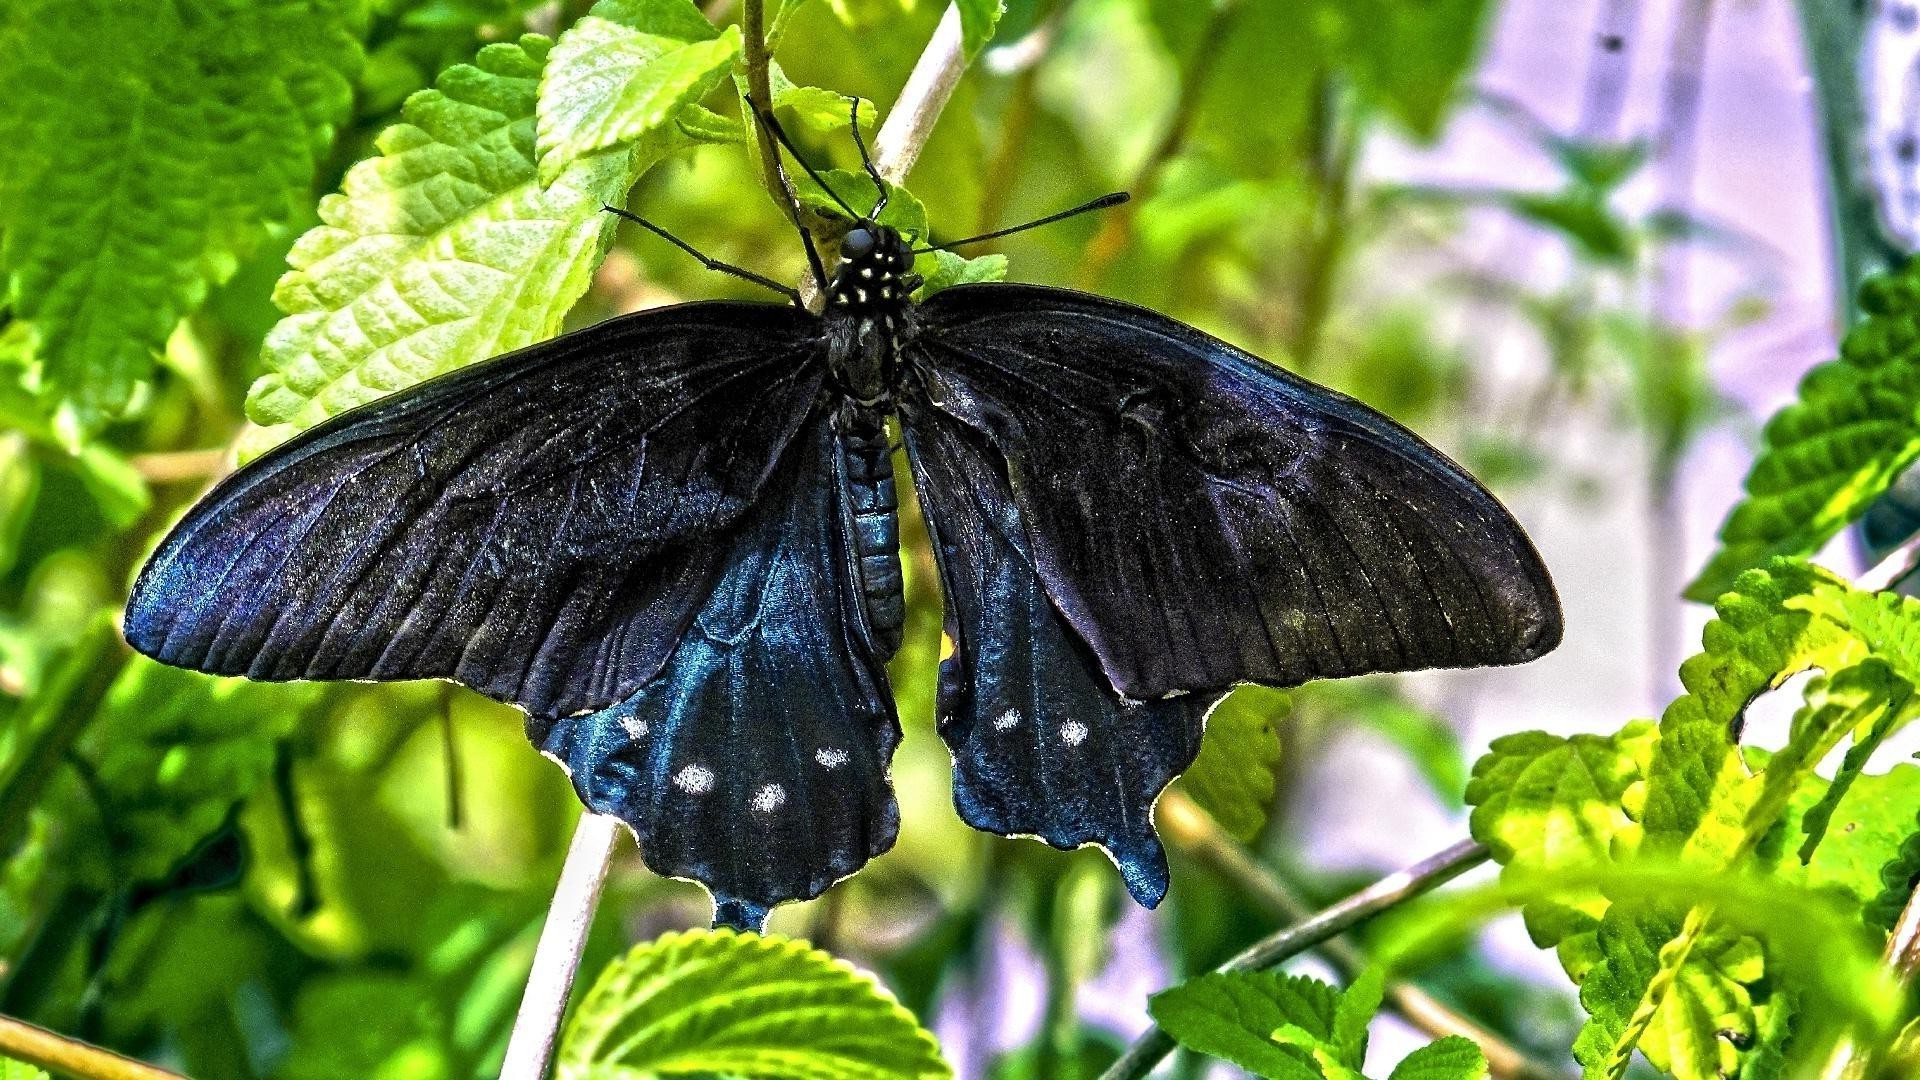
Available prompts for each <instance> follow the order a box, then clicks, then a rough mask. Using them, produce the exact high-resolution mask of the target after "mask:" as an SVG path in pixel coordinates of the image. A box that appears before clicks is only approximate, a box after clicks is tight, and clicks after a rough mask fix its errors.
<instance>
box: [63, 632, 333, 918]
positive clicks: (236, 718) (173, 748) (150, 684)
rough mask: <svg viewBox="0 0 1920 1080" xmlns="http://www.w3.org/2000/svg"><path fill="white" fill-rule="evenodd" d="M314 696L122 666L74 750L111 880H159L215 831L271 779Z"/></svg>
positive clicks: (302, 687) (284, 687)
mask: <svg viewBox="0 0 1920 1080" xmlns="http://www.w3.org/2000/svg"><path fill="white" fill-rule="evenodd" d="M321 692H322V691H321V688H320V687H318V686H315V685H313V684H311V683H291V684H269V683H256V682H251V681H249V680H246V679H215V678H210V677H208V676H205V675H200V674H197V673H195V672H190V671H183V670H181V669H178V668H171V667H166V666H164V665H162V664H158V663H155V662H153V661H151V660H148V659H147V658H145V657H143V656H136V657H133V658H132V659H131V660H129V661H128V663H127V666H126V667H125V668H124V669H122V671H121V672H120V675H119V677H118V678H116V679H115V680H114V682H113V686H112V687H111V689H109V690H108V691H107V696H106V699H105V700H104V701H103V702H102V703H101V705H100V708H99V710H98V712H97V713H96V714H95V715H94V717H93V719H92V721H91V722H90V723H89V724H88V725H87V730H86V732H85V734H83V735H82V736H81V738H80V740H79V742H78V743H77V744H76V746H75V748H74V751H75V753H76V755H77V756H78V758H79V759H80V760H81V761H82V762H83V763H84V767H85V769H86V772H87V773H88V776H89V779H90V783H89V785H88V790H89V793H90V795H91V796H92V798H93V799H95V800H97V802H98V804H99V808H100V810H101V811H102V814H103V820H102V827H103V829H104V830H105V832H106V834H107V835H108V837H109V841H110V842H109V845H108V846H109V848H110V849H111V850H112V852H113V855H114V860H115V867H116V873H115V875H114V877H115V879H116V880H119V881H126V880H134V881H154V880H159V879H160V878H163V877H165V876H166V875H167V873H168V872H169V871H170V870H172V869H173V867H174V866H175V865H176V864H178V863H179V862H180V861H181V860H182V859H184V858H185V857H186V856H187V855H188V854H189V853H191V852H192V851H193V849H194V848H195V847H196V846H197V845H198V844H199V843H200V842H201V841H202V840H203V839H204V838H206V837H207V836H208V835H209V834H211V833H212V832H214V830H216V829H218V828H219V827H220V826H221V824H222V822H224V821H225V820H226V817H227V814H228V812H229V811H230V810H231V809H232V808H233V805H234V804H235V803H237V802H239V801H240V800H242V799H244V798H246V797H247V796H248V795H251V794H252V793H253V792H254V790H255V789H257V788H258V787H259V786H260V785H261V784H262V783H263V782H264V781H265V780H266V778H267V777H268V776H269V775H270V774H271V771H272V768H273V758H274V748H275V745H276V743H277V742H278V741H279V739H280V737H281V736H283V735H285V734H286V733H287V732H288V731H290V730H291V729H292V727H293V724H294V721H295V720H296V719H297V717H298V716H299V713H300V712H301V710H303V709H305V708H307V707H308V706H309V705H311V704H312V703H313V702H314V701H315V700H316V699H317V698H318V697H319V695H320V693H321Z"/></svg>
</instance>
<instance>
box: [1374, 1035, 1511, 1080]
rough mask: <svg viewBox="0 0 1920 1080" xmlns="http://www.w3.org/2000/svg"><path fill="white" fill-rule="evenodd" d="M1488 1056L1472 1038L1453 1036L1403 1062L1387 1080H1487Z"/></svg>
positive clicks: (1423, 1049)
mask: <svg viewBox="0 0 1920 1080" xmlns="http://www.w3.org/2000/svg"><path fill="white" fill-rule="evenodd" d="M1488 1075H1490V1074H1489V1072H1488V1070H1487V1055H1485V1054H1483V1053H1481V1052H1480V1048H1479V1047H1478V1046H1475V1045H1474V1043H1473V1040H1472V1039H1467V1038H1462V1037H1461V1036H1459V1035H1449V1036H1447V1037H1446V1038H1444V1039H1441V1040H1439V1041H1438V1042H1433V1043H1428V1044H1427V1045H1426V1046H1423V1047H1421V1048H1420V1049H1418V1050H1415V1051H1414V1052H1413V1053H1411V1054H1408V1055H1407V1056H1406V1057H1404V1058H1402V1059H1401V1060H1400V1064H1398V1065H1396V1066H1394V1067H1393V1072H1391V1073H1389V1074H1387V1080H1485V1078H1486V1077H1487V1076H1488Z"/></svg>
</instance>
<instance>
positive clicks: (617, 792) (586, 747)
mask: <svg viewBox="0 0 1920 1080" xmlns="http://www.w3.org/2000/svg"><path fill="white" fill-rule="evenodd" d="M841 454H842V445H841V441H840V436H839V434H838V433H837V432H836V431H835V426H834V424H833V420H832V416H831V412H830V409H829V407H828V406H826V405H825V404H823V405H822V406H821V409H820V411H819V412H818V413H817V414H816V415H815V416H814V418H813V419H812V420H811V421H810V422H809V425H808V426H807V427H806V428H804V429H803V431H802V433H801V434H800V436H799V437H798V438H796V439H795V440H794V442H793V445H792V446H791V447H790V448H789V449H788V451H787V453H786V456H785V458H784V459H783V461H782V462H781V464H780V467H779V469H778V470H777V472H776V473H775V475H774V477H773V478H772V479H770V480H769V481H768V483H767V486H766V489H765V490H764V491H763V492H762V494H761V498H760V499H759V501H758V502H757V503H756V504H755V506H754V508H753V510H752V511H751V512H750V513H749V514H748V515H747V516H746V518H745V519H744V520H742V522H741V523H740V526H739V528H738V530H737V531H736V532H735V533H734V534H733V535H732V536H731V537H730V538H729V540H728V544H727V550H728V554H727V556H726V560H725V564H724V566H723V567H722V568H721V570H720V572H719V574H718V576H717V578H716V580H715V583H714V586H713V589H712V592H711V593H710V594H709V596H708V598H707V599H706V601H705V603H704V604H703V605H702V606H701V607H700V609H699V611H698V613H697V614H696V615H695V616H694V618H693V622H692V624H691V626H690V627H689V628H688V630H687V632H686V634H685V635H684V636H683V637H682V638H681V640H680V644H679V647H678V648H677V649H676V650H675V651H674V654H673V656H672V658H671V660H670V661H668V663H667V664H666V665H665V666H664V667H662V668H661V670H660V673H659V674H658V675H657V676H655V677H654V678H653V679H652V680H650V681H649V682H647V683H646V684H645V685H644V686H642V687H641V688H640V689H639V690H638V692H636V693H635V694H634V695H633V696H631V697H629V698H628V699H627V700H625V701H623V702H621V703H619V704H618V705H616V706H614V707H612V708H609V709H605V710H603V711H601V712H597V713H592V714H589V715H585V716H562V717H547V718H535V719H533V720H531V721H530V722H529V734H530V735H531V736H532V738H533V741H534V743H535V745H537V746H539V747H540V748H541V749H542V750H544V751H545V752H547V753H548V754H551V755H552V756H553V757H555V758H556V759H558V760H559V761H561V762H562V763H563V764H565V765H566V766H567V769H568V773H569V775H571V777H572V778H573V784H574V788H575V790H577V791H578V792H579V794H580V798H581V800H582V801H584V802H585V803H586V805H587V806H588V807H589V808H590V809H592V810H594V811H596V812H599V813H603V814H612V815H614V816H617V817H619V818H620V819H621V820H623V821H625V822H627V823H628V824H629V825H631V826H633V828H634V830H635V832H636V833H638V835H639V837H640V850H641V853H642V854H643V856H644V857H645V858H646V861H647V865H648V866H650V867H652V868H653V869H654V870H655V871H656V872H658V873H660V874H664V875H668V876H671V877H682V878H691V879H693V880H696V881H699V882H701V883H702V884H704V885H705V886H706V887H707V888H708V889H709V890H711V891H712V892H713V894H714V901H715V919H716V921H717V922H720V923H724V924H728V925H732V926H737V927H740V928H742V929H753V930H757V929H759V928H760V925H761V923H762V922H763V920H764V919H765V918H766V913H767V910H768V909H769V908H771V907H773V906H774V905H775V904H778V903H781V902H783V901H787V900H800V899H809V898H812V897H814V896H818V895H819V894H820V893H821V892H823V891H824V890H825V889H826V888H827V887H828V886H830V885H832V884H833V883H834V882H836V881H838V880H840V879H841V878H844V877H846V876H847V875H849V874H852V873H853V872H854V871H856V870H858V869H859V868H860V867H861V866H863V865H865V864H866V862H867V861H868V860H869V859H871V858H873V857H874V856H876V855H878V854H880V853H881V852H883V851H885V850H887V848H889V847H891V846H892V844H893V840H894V836H895V834H896V833H897V832H898V829H899V821H900V815H899V810H898V808H897V806H896V805H895V802H894V798H893V791H892V788H891V787H890V786H889V783H888V779H887V769H888V763H889V762H890V761H891V759H892V756H893V749H894V747H895V745H896V744H897V743H898V742H899V738H900V728H899V724H898V722H897V720H896V719H895V715H894V707H893V695H892V691H891V689H890V688H889V686H888V684H887V678H886V661H885V657H884V656H883V655H882V652H881V648H880V647H877V646H876V645H875V644H874V643H873V642H874V635H873V634H872V633H870V632H869V628H868V627H867V625H866V622H865V620H866V618H867V616H866V609H865V597H864V595H863V592H862V587H861V583H860V579H859V576H858V570H857V567H856V564H857V562H858V560H859V558H860V547H861V545H860V542H859V540H858V538H857V536H856V532H855V520H854V519H855V517H856V515H857V513H858V510H859V505H858V502H857V493H856V492H855V491H854V490H853V488H854V485H851V484H849V483H848V479H847V475H846V472H845V470H844V469H842V468H841V464H842V462H841V460H840V458H841Z"/></svg>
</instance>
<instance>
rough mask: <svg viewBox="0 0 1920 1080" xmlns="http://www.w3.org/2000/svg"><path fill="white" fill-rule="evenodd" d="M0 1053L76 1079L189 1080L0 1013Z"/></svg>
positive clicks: (177, 1074) (155, 1066) (174, 1073)
mask: <svg viewBox="0 0 1920 1080" xmlns="http://www.w3.org/2000/svg"><path fill="white" fill-rule="evenodd" d="M0 1055H3V1056H6V1057H10V1058H13V1059H14V1060H16V1061H22V1062H25V1063H26V1064H28V1065H34V1066H38V1067H39V1068H42V1069H49V1070H52V1071H54V1072H57V1073H60V1074H61V1075H63V1076H71V1077H75V1078H77V1080H186V1077H184V1076H181V1075H180V1074H179V1073H177V1072H172V1071H170V1070H167V1069H162V1068H160V1067H159V1066H157V1065H149V1064H147V1063H146V1062H144V1061H135V1060H134V1059H133V1058H130V1057H122V1056H121V1055H119V1054H116V1053H114V1052H113V1051H111V1050H103V1049H101V1048H100V1047H98V1046H95V1045H93V1044H92V1043H84V1042H81V1041H80V1040H78V1039H69V1038H67V1037H66V1036H65V1035H61V1034H58V1033H56V1032H52V1031H48V1030H47V1029H46V1028H43V1027H38V1026H36V1025H34V1024H29V1023H27V1022H26V1021H24V1020H15V1019H14V1018H13V1017H11V1016H0Z"/></svg>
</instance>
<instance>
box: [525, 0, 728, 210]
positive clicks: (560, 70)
mask: <svg viewBox="0 0 1920 1080" xmlns="http://www.w3.org/2000/svg"><path fill="white" fill-rule="evenodd" d="M681 9H684V10H681ZM689 13H690V14H691V16H692V18H691V19H689V18H686V16H687V15H688V14H689ZM622 15H627V16H629V17H630V18H631V20H632V21H624V20H621V18H620V17H621V16H622ZM683 27H684V29H683ZM682 34H695V35H697V36H680V35H682ZM739 54H740V28H739V27H737V26H730V27H728V28H727V30H726V32H725V33H722V34H718V35H716V34H715V32H714V30H713V27H712V26H711V25H710V24H708V23H707V21H706V20H705V19H703V18H701V17H700V15H699V12H698V11H697V10H696V9H694V7H693V5H692V4H690V3H687V2H686V0H654V2H653V3H649V4H635V3H632V2H631V0H605V2H603V3H601V4H599V5H596V6H595V7H594V9H593V10H592V11H590V12H588V13H587V15H585V16H584V17H582V18H581V19H580V21H578V22H577V23H575V24H574V25H573V26H572V27H570V28H569V29H568V30H567V32H566V33H564V34H561V35H560V40H559V41H557V42H555V43H554V46H553V53H552V55H551V56H550V57H549V58H548V61H547V65H546V70H545V73H544V74H543V75H542V76H541V79H540V103H539V107H538V113H539V133H538V142H537V145H538V149H539V156H540V180H541V182H542V183H547V184H551V183H552V182H553V181H554V180H555V179H556V178H558V177H559V176H560V175H561V173H562V172H563V171H565V169H566V168H567V167H568V166H569V165H572V164H573V163H574V162H576V161H578V160H580V158H582V157H584V156H586V155H588V154H591V153H594V152H596V151H600V150H605V149H607V148H608V147H612V146H618V145H621V144H623V143H632V142H637V141H639V140H641V139H646V138H650V137H658V136H661V135H663V134H665V133H666V129H667V128H668V126H669V125H671V124H674V123H675V122H676V121H677V120H678V118H679V117H680V116H681V115H682V114H683V113H685V112H686V111H687V110H688V109H689V107H691V106H694V105H695V104H697V103H698V102H699V101H700V100H701V99H702V98H704V97H706V96H707V94H708V93H710V92H711V91H712V90H713V88H714V87H716V86H718V85H720V80H721V79H723V78H725V77H726V75H727V73H728V71H729V70H730V69H731V68H732V66H733V61H734V58H735V57H736V56H738V55H739Z"/></svg>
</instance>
